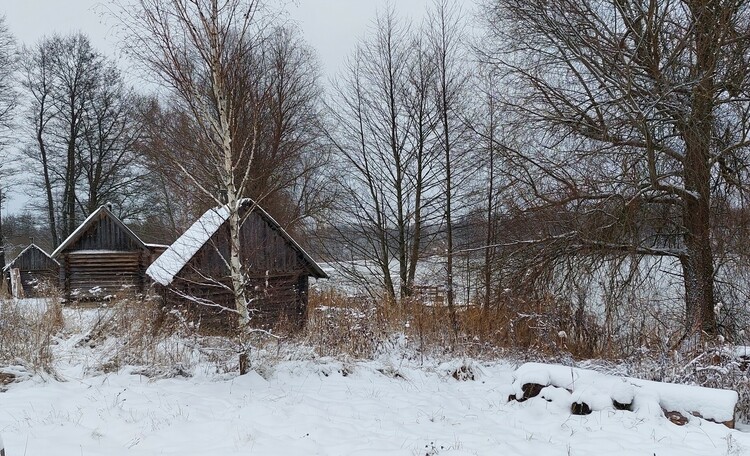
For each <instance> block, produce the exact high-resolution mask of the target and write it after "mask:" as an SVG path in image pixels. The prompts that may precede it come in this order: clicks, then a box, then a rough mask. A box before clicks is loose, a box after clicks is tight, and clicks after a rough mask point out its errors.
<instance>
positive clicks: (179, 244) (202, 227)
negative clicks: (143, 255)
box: [146, 198, 328, 286]
mask: <svg viewBox="0 0 750 456" xmlns="http://www.w3.org/2000/svg"><path fill="white" fill-rule="evenodd" d="M240 204H241V205H242V206H247V205H250V206H251V207H253V206H254V207H253V209H252V211H253V212H254V213H257V214H259V215H260V216H261V217H262V218H263V219H264V220H265V221H266V222H267V223H268V224H269V225H271V226H272V227H273V228H274V229H275V230H277V231H278V232H279V234H280V235H281V237H282V238H284V240H286V241H287V242H289V244H291V246H292V248H293V249H294V250H296V251H297V253H299V254H300V255H301V256H302V259H303V260H304V261H305V263H307V265H308V266H309V267H310V269H311V270H312V271H313V275H314V276H315V277H317V278H328V275H327V274H326V273H325V272H324V271H323V269H321V267H320V266H319V265H318V263H316V262H315V260H313V259H312V257H310V255H308V254H307V252H305V250H304V249H303V248H302V246H300V245H299V244H298V243H297V241H295V240H294V239H293V238H292V237H291V236H290V235H289V233H287V232H286V230H284V228H282V227H281V225H279V224H278V222H276V220H274V219H273V217H271V216H270V215H269V214H268V212H266V211H265V210H263V208H261V207H260V206H259V205H257V204H255V202H253V201H252V200H251V199H250V198H244V199H242V200H241V201H240ZM228 219H229V207H228V206H227V205H224V206H218V207H214V208H211V209H209V210H207V211H206V212H205V213H204V214H203V215H202V216H201V217H200V218H199V219H198V220H197V221H196V222H195V223H193V225H192V226H191V227H190V228H188V230H187V231H185V232H184V233H183V234H182V236H180V237H179V238H178V239H177V240H176V241H174V243H173V244H172V245H171V246H169V248H168V249H167V250H166V251H165V252H164V253H162V254H161V255H160V256H159V258H157V259H156V260H155V261H154V262H153V263H152V264H151V266H149V267H148V269H147V270H146V274H148V275H149V276H150V277H151V278H152V279H154V281H156V282H157V283H159V284H161V285H164V286H167V285H169V284H170V283H172V280H174V277H175V276H176V275H177V274H179V273H180V271H182V269H183V268H184V267H185V265H187V263H188V262H189V261H190V259H192V258H193V257H194V256H195V254H197V253H198V251H199V250H200V249H201V248H202V247H203V246H204V245H205V244H206V243H207V242H208V240H209V239H211V236H213V235H214V234H215V233H216V232H217V231H218V230H219V228H220V227H221V226H222V225H223V224H224V222H226V221H227V220H228Z"/></svg>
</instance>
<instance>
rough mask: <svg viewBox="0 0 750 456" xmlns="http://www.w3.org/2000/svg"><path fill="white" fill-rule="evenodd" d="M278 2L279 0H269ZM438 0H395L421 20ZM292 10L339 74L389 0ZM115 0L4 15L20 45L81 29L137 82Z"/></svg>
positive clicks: (14, 1) (54, 3)
mask: <svg viewBox="0 0 750 456" xmlns="http://www.w3.org/2000/svg"><path fill="white" fill-rule="evenodd" d="M268 1H269V2H271V3H272V4H277V3H280V2H279V1H278V0H268ZM431 2H432V0H392V4H393V5H395V8H396V11H397V13H398V14H399V16H401V17H408V18H410V19H413V20H415V21H417V22H419V21H421V20H422V19H423V18H424V17H425V11H426V8H427V5H429V4H431ZM287 3H288V7H287V9H288V12H289V15H290V17H291V19H292V20H294V21H296V22H297V23H298V24H299V26H300V28H301V30H302V33H303V35H304V37H305V39H306V41H307V42H308V43H309V44H310V45H311V46H312V47H313V48H314V49H315V51H316V52H317V54H318V57H319V59H320V62H321V64H322V69H323V74H324V76H325V77H326V78H330V77H333V76H334V75H335V73H336V72H337V71H338V70H339V69H340V67H341V65H342V63H343V62H344V60H345V59H346V57H347V56H348V55H349V54H350V53H351V52H352V50H353V48H354V44H355V42H356V40H357V39H359V38H361V37H362V36H364V35H365V34H366V33H367V30H368V27H370V26H371V25H372V23H373V21H374V19H375V16H376V13H377V11H378V10H382V9H383V8H384V7H385V6H386V5H387V3H388V0H291V1H289V0H287ZM111 5H112V3H111V2H109V1H106V0H2V2H1V3H0V14H4V15H5V18H6V21H7V24H8V26H9V28H10V31H11V32H12V33H13V35H14V36H15V37H16V39H17V40H18V41H19V43H20V44H26V45H32V44H34V43H36V42H37V41H39V40H40V39H41V38H42V37H44V36H45V35H51V34H54V33H59V34H67V33H71V32H78V31H81V32H83V33H85V34H87V35H88V36H89V38H90V39H91V41H92V43H93V45H94V46H95V47H96V48H97V49H99V50H100V51H102V52H103V53H104V54H106V55H109V56H111V57H112V58H114V59H116V60H117V61H118V65H119V67H120V69H121V70H123V72H124V73H125V75H126V77H128V80H130V81H131V83H137V79H135V78H136V77H137V76H136V75H135V74H128V69H129V68H130V67H131V65H130V63H129V62H128V61H127V60H124V59H123V58H122V56H121V55H120V53H119V52H118V37H117V35H116V33H115V32H114V31H113V19H112V18H111V17H109V16H107V15H105V14H103V13H105V12H106V10H107V9H108V8H109V7H110V6H111ZM9 196H10V198H9V201H8V202H7V203H6V205H5V207H4V208H3V209H4V210H5V211H8V212H18V211H20V210H21V209H22V208H23V207H24V205H25V203H26V201H28V196H26V195H24V194H22V193H21V192H16V193H15V194H12V195H9Z"/></svg>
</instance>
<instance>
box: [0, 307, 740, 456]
mask: <svg viewBox="0 0 750 456" xmlns="http://www.w3.org/2000/svg"><path fill="white" fill-rule="evenodd" d="M36 305H38V304H37V303H35V304H34V306H36ZM63 312H64V317H65V321H66V327H67V328H68V330H67V331H66V332H65V333H64V334H63V335H61V336H60V337H59V338H58V340H56V343H55V344H54V345H53V351H54V352H55V355H56V359H57V362H56V365H55V370H56V372H57V375H56V376H50V375H47V374H37V375H35V376H33V377H32V378H31V379H29V380H25V381H23V382H20V383H14V384H11V385H9V386H8V391H7V392H5V393H0V434H2V435H3V437H4V438H5V443H6V446H7V451H8V455H9V456H12V455H15V454H29V455H34V454H54V455H58V456H73V455H75V456H79V455H82V454H83V455H112V456H119V455H123V456H124V455H153V454H165V455H181V456H191V455H196V456H197V455H201V456H205V455H229V456H231V455H245V454H252V455H286V454H319V455H352V454H356V455H373V456H374V455H403V456H413V455H420V456H421V455H425V456H437V455H440V456H462V455H466V456H468V455H497V454H512V455H518V456H537V455H545V456H547V455H551V456H566V455H575V456H593V455H601V454H607V455H608V456H626V455H633V454H644V455H646V454H648V455H651V454H657V455H659V456H705V455H741V454H750V434H746V433H743V432H739V431H736V430H731V429H728V428H727V427H725V426H723V425H720V424H716V423H711V422H708V421H706V420H702V419H698V418H691V420H690V421H689V422H688V423H687V424H686V425H685V426H676V425H674V424H672V423H670V422H669V421H668V420H667V419H666V418H665V417H664V416H663V413H662V412H661V408H660V405H659V398H660V397H662V395H663V394H664V392H662V391H657V389H652V388H645V387H643V386H638V385H634V386H633V388H632V389H630V388H628V387H626V386H623V385H622V384H623V383H624V382H623V380H622V379H621V378H619V377H611V376H605V375H603V374H598V373H595V372H592V371H587V370H583V369H571V368H569V367H565V366H555V365H545V364H539V363H537V364H533V363H530V364H525V365H523V366H521V367H520V368H518V370H516V366H514V365H512V364H508V363H503V362H479V361H476V360H472V359H469V358H462V359H443V360H437V359H426V360H424V361H420V360H417V359H415V358H411V357H410V356H409V355H408V353H407V352H406V351H403V350H401V349H398V348H394V349H390V350H385V351H383V352H382V353H381V354H380V355H379V356H378V357H376V358H375V359H374V360H350V359H344V360H339V359H334V358H321V357H318V356H316V355H315V354H314V352H313V351H312V350H310V349H309V348H306V347H304V346H298V347H297V348H293V347H292V348H291V349H286V348H283V347H282V349H281V351H280V353H281V354H280V355H274V356H276V357H275V358H271V357H269V358H262V357H259V358H253V362H252V367H253V369H254V370H253V371H252V372H250V373H249V374H248V375H245V376H238V375H236V374H235V373H234V369H229V370H228V371H227V370H226V369H221V368H220V366H219V365H216V364H212V363H211V362H208V361H206V360H205V359H199V360H196V361H195V363H194V364H193V365H191V366H190V367H189V368H188V369H187V370H188V372H189V373H190V374H191V375H190V376H176V377H173V378H159V377H154V378H147V377H145V376H144V375H142V374H143V373H144V372H146V371H147V370H148V368H147V367H144V366H133V365H123V366H120V367H118V368H117V369H115V370H110V371H108V372H103V371H102V369H100V368H97V363H98V362H100V357H101V355H102V353H104V352H106V350H107V349H108V346H110V347H109V348H111V349H112V350H115V351H117V350H119V347H120V346H119V344H118V342H117V341H116V340H112V339H107V340H106V341H104V342H102V341H99V342H97V344H96V347H94V346H93V344H89V343H82V342H84V341H87V340H88V338H87V336H88V333H87V331H86V328H89V329H90V328H91V326H92V324H94V323H96V322H97V321H100V320H102V318H103V316H104V315H106V313H107V312H109V310H107V309H101V308H96V309H84V308H64V309H63ZM175 342H177V343H179V344H180V346H181V347H182V348H181V350H186V351H189V350H190V348H189V347H191V345H190V343H189V342H190V341H188V340H176V341H175ZM402 342H403V343H407V342H406V341H402ZM273 352H274V353H276V349H274V350H273ZM254 353H257V352H254ZM457 370H464V371H467V372H472V373H474V374H475V375H474V378H475V380H473V381H472V380H464V381H461V380H457V379H456V378H455V377H454V375H453V373H454V372H456V371H457ZM55 378H59V379H60V380H56V379H55ZM545 379H548V380H549V381H550V382H552V383H553V384H555V385H553V386H547V387H546V388H544V389H543V390H542V392H541V393H540V396H538V397H535V398H531V399H529V400H527V401H525V402H522V403H519V402H516V401H511V402H508V401H507V398H508V393H509V392H510V391H512V390H513V387H514V384H515V383H517V382H518V381H524V380H545ZM558 383H559V385H558ZM570 386H574V387H573V388H572V389H573V393H570V392H569V391H567V390H566V389H565V388H566V387H570ZM610 386H611V388H609V389H607V387H610ZM594 387H596V388H594ZM667 389H668V390H672V386H671V385H670V386H668V387H667ZM633 390H634V391H635V393H634V406H636V408H637V410H636V412H629V411H620V410H614V409H613V408H612V407H608V406H604V403H603V399H602V398H603V397H604V396H607V397H608V396H609V394H610V393H609V391H617V392H618V394H622V395H623V396H620V397H622V398H625V397H626V396H627V395H628V394H630V392H632V391H633ZM667 392H669V391H667ZM576 399H580V400H585V401H591V403H593V404H594V405H593V406H592V409H594V411H593V413H591V414H589V415H585V416H577V415H571V413H570V404H572V402H573V401H574V400H576ZM686 400H691V398H687V399H686Z"/></svg>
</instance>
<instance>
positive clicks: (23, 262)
mask: <svg viewBox="0 0 750 456" xmlns="http://www.w3.org/2000/svg"><path fill="white" fill-rule="evenodd" d="M59 268H60V265H59V264H58V263H57V261H55V260H53V259H52V258H51V257H50V256H49V255H48V254H47V252H45V251H44V250H42V249H41V248H40V247H38V246H37V245H36V244H30V245H29V246H28V247H26V248H25V249H24V250H22V251H21V253H20V254H19V255H18V256H17V257H16V258H14V259H13V261H11V262H10V263H8V265H7V266H5V269H4V271H5V274H4V277H5V280H6V281H7V283H8V285H9V286H10V285H11V276H10V271H11V270H12V269H18V270H19V273H20V276H19V279H20V281H19V283H18V285H19V286H20V287H21V288H22V289H23V294H24V295H25V296H26V297H36V296H37V295H38V294H37V292H38V291H39V289H40V288H44V285H48V286H49V285H51V286H57V284H58V274H59ZM9 291H11V292H12V290H9Z"/></svg>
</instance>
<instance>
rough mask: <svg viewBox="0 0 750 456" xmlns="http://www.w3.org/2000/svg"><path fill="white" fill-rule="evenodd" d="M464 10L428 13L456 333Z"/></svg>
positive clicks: (450, 6)
mask: <svg viewBox="0 0 750 456" xmlns="http://www.w3.org/2000/svg"><path fill="white" fill-rule="evenodd" d="M462 24H463V23H462V21H461V10H460V8H459V6H458V3H457V2H455V1H453V0H435V2H434V4H433V7H432V8H431V9H430V10H429V11H428V27H427V34H428V37H429V38H428V39H429V41H430V44H431V47H432V51H433V56H434V59H435V72H436V81H435V96H436V99H437V115H438V118H439V122H438V123H437V126H436V127H437V131H438V135H439V138H440V140H439V145H440V149H441V151H442V155H443V181H444V183H443V191H444V199H443V208H444V219H445V244H446V245H445V260H446V262H445V265H446V266H445V268H446V294H447V304H448V310H449V312H450V315H451V323H452V325H453V330H454V333H456V334H457V332H458V321H457V317H456V310H455V304H454V301H455V298H456V293H455V290H454V285H455V280H454V272H453V266H454V265H453V263H454V231H453V219H454V217H455V211H454V198H455V193H456V189H457V188H459V187H461V186H462V184H463V182H461V181H459V179H457V176H456V169H457V168H458V167H457V166H456V164H457V163H460V162H461V160H462V158H463V157H462V155H463V154H462V151H461V149H460V147H461V146H460V145H461V144H462V143H463V142H465V139H466V138H465V132H466V128H465V125H464V122H463V120H462V109H463V106H462V102H463V96H464V95H465V94H466V93H465V90H466V87H467V85H466V83H467V80H468V77H467V74H466V71H465V68H466V65H465V64H466V51H465V48H464V45H465V43H464V42H463V40H464V36H463V35H464V31H463V25H462Z"/></svg>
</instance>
